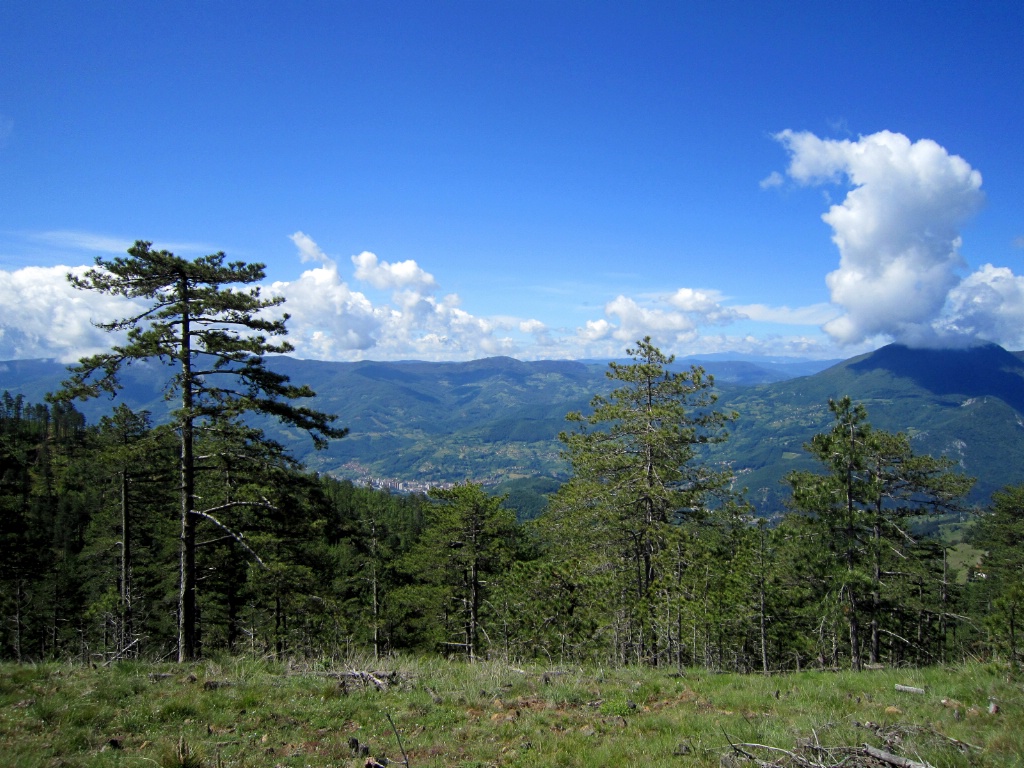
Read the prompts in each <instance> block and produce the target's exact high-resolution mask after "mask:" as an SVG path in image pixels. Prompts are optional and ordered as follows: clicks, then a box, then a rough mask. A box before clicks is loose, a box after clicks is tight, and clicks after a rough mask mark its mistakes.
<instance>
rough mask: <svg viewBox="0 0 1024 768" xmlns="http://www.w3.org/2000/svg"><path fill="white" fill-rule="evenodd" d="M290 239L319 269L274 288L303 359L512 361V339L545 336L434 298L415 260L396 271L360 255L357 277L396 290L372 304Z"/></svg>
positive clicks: (535, 324) (297, 238) (316, 251)
mask: <svg viewBox="0 0 1024 768" xmlns="http://www.w3.org/2000/svg"><path fill="white" fill-rule="evenodd" d="M291 239H292V241H293V242H294V243H295V245H296V247H297V248H298V250H299V257H300V259H301V260H303V261H317V262H319V263H320V266H319V267H316V268H314V269H310V270H308V271H306V272H303V273H302V275H301V276H300V277H299V279H298V280H294V281H290V282H276V283H274V284H273V285H272V286H271V287H270V290H271V292H272V293H273V294H274V295H281V296H284V297H285V299H286V300H287V303H286V305H285V306H286V309H287V311H288V312H289V314H290V315H291V319H290V320H289V322H288V327H289V340H290V341H291V342H292V344H294V345H295V348H296V354H297V355H298V356H300V357H314V358H320V359H326V360H351V359H360V358H363V357H372V358H377V359H396V358H417V359H425V360H452V359H465V358H475V357H485V356H489V355H506V354H507V355H511V354H516V353H517V352H519V351H521V348H522V345H521V343H520V342H519V341H518V340H517V339H516V338H514V335H513V333H512V332H517V333H522V334H534V335H537V334H541V335H542V333H543V324H541V323H539V321H535V320H533V321H531V320H526V321H521V320H519V319H514V318H494V319H489V318H482V317H477V316H474V315H472V314H471V313H469V312H466V311H465V310H464V309H462V308H461V306H460V304H461V301H460V299H459V297H458V295H456V294H448V295H445V296H442V297H437V296H434V295H433V292H434V290H435V289H436V288H437V283H436V281H435V280H434V277H433V275H431V274H430V273H428V272H426V271H425V270H423V269H422V268H420V267H419V265H418V264H416V262H415V261H412V260H409V261H403V262H397V263H393V264H392V263H388V262H386V261H380V260H379V259H378V258H377V256H376V255H375V254H372V253H369V252H363V253H360V254H358V255H356V256H353V257H352V264H353V266H354V267H355V272H354V277H355V278H356V279H358V280H361V281H364V282H367V283H369V284H370V285H371V286H373V287H374V288H377V289H391V291H392V292H391V295H390V301H388V302H387V303H379V304H375V303H373V301H371V299H370V298H369V297H367V296H366V295H365V294H363V293H362V292H360V291H357V290H354V289H352V288H351V287H350V286H349V284H348V283H347V282H346V280H345V279H344V278H343V277H342V276H341V274H340V273H339V270H338V265H337V263H336V262H335V261H334V260H333V259H332V258H331V257H330V256H328V255H327V254H326V253H324V252H323V251H322V250H321V249H320V247H319V246H318V245H317V244H316V242H315V241H314V240H313V239H312V238H311V237H310V236H308V235H306V234H304V233H302V232H296V233H295V234H294V235H292V236H291Z"/></svg>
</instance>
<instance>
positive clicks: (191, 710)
mask: <svg viewBox="0 0 1024 768" xmlns="http://www.w3.org/2000/svg"><path fill="white" fill-rule="evenodd" d="M351 669H359V670H363V671H366V670H371V671H375V672H381V673H394V675H393V676H392V677H391V678H389V679H390V680H391V681H392V684H391V685H390V686H389V687H388V689H387V690H386V691H379V690H377V689H376V687H375V686H374V685H373V684H372V682H369V683H368V682H365V681H359V680H355V679H351V678H344V679H343V677H342V673H345V672H346V671H347V670H351ZM897 684H902V685H910V686H916V687H922V688H924V689H925V691H926V693H925V694H924V695H917V694H913V693H902V692H899V691H897V690H896V689H895V686H896V685H897ZM990 697H991V698H994V699H995V700H996V702H997V703H998V704H999V708H1000V711H999V712H998V713H996V714H989V712H988V709H987V708H988V705H989V700H990ZM944 699H945V700H946V701H945V702H943V700H944ZM389 716H390V718H391V721H393V723H394V726H395V729H397V731H398V734H399V735H400V737H401V746H400V745H399V741H398V737H396V733H395V730H393V729H392V725H391V722H389V719H388V718H389ZM1020 722H1024V689H1022V685H1021V682H1020V681H1019V680H1017V679H1014V678H1013V677H1012V676H1010V675H1009V674H1008V673H1007V671H1006V670H1005V669H1002V668H1000V667H998V666H995V665H972V666H967V667H958V668H946V669H943V668H929V669H907V670H882V671H871V672H864V673H860V674H854V673H851V672H821V671H806V672H801V673H795V674H786V675H773V676H767V677H766V676H757V675H748V676H741V675H733V674H715V673H712V672H708V671H704V670H690V671H688V672H686V673H685V674H683V675H680V674H677V673H674V672H672V671H667V670H650V669H603V668H578V667H562V668H542V667H533V666H528V667H513V666H509V665H506V664H499V663H478V664H473V665H470V664H463V663H458V662H446V661H443V660H439V659H391V660H389V661H387V662H380V663H377V664H371V663H370V662H367V661H354V662H352V663H351V665H349V666H346V665H338V666H331V665H326V664H320V665H302V666H301V667H300V666H298V665H295V664H292V665H279V664H269V663H260V662H254V661H250V660H244V659H223V658H222V659H215V660H211V661H208V662H206V663H202V664H197V665H189V666H180V667H179V666H174V665H160V666H157V665H148V664H141V663H124V664H121V665H118V666H116V667H111V668H106V669H92V668H87V667H80V666H68V665H57V664H47V665H24V666H18V665H13V664H7V665H0V744H2V745H3V753H2V755H0V764H3V765H5V766H12V767H15V766H17V767H24V768H71V767H76V766H83V767H84V766H89V767H93V766H95V767H97V768H105V767H107V766H118V767H119V768H128V767H129V766H132V767H134V766H139V767H140V768H141V767H142V766H154V765H155V766H163V767H165V768H166V767H168V766H169V767H171V768H183V767H185V766H188V768H234V767H238V768H242V767H252V768H257V767H261V768H262V767H263V766H268V767H270V768H276V767H277V766H284V767H287V768H290V767H292V766H294V767H295V768H299V767H304V766H310V768H326V767H327V766H334V767H335V768H340V767H341V766H362V765H364V764H365V762H366V756H365V754H360V752H359V750H358V749H357V750H355V751H354V750H353V749H352V748H351V746H350V740H352V739H354V740H355V741H357V742H358V743H359V744H360V745H366V747H367V748H368V753H369V754H370V755H374V756H376V757H378V758H380V757H382V756H387V757H388V758H390V759H391V760H392V761H399V762H401V761H402V760H403V753H402V749H403V748H404V750H405V753H406V754H407V756H408V758H409V765H410V766H414V767H417V766H419V767H425V766H446V768H452V767H454V766H458V767H460V768H470V766H480V767H483V766H522V768H541V766H565V767H567V768H568V767H575V766H579V767H580V768H582V767H583V766H617V767H618V766H687V768H689V767H691V766H718V765H719V764H720V761H721V758H722V756H723V755H725V754H727V753H730V752H732V751H733V749H732V747H731V746H730V744H760V745H764V746H766V747H775V748H778V749H785V750H796V749H804V750H807V749H811V748H812V747H815V748H820V749H837V748H841V747H855V746H858V745H861V744H865V743H867V744H870V745H872V746H874V747H877V748H882V749H886V750H887V751H891V752H893V753H896V754H900V755H904V756H907V757H911V758H913V759H917V760H926V761H928V762H929V763H931V764H932V765H935V766H983V767H984V766H1010V765H1016V764H1018V762H1019V755H1021V754H1024V729H1021V728H1020V727H1019V725H1018V724H1019V723H1020ZM954 739H955V740H958V741H959V742H963V743H967V744H971V745H974V746H975V747H977V749H974V748H969V747H963V746H962V745H958V744H957V742H955V741H953V740H954ZM743 749H745V750H746V751H748V752H750V753H751V754H756V756H757V757H758V758H760V759H761V760H764V761H772V760H779V759H780V758H781V757H784V755H783V753H781V752H772V751H770V750H767V749H761V748H757V747H744V748H743ZM819 754H823V753H820V752H819ZM835 754H837V755H838V753H835ZM737 764H741V765H742V764H750V765H754V763H753V762H749V763H747V762H745V761H741V762H740V763H737Z"/></svg>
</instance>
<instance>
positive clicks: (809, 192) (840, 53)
mask: <svg viewBox="0 0 1024 768" xmlns="http://www.w3.org/2000/svg"><path fill="white" fill-rule="evenodd" d="M1022 32H1024V6H1022V5H1021V4H1019V3H1001V2H988V3H976V2H975V3H935V2H932V3H914V2H906V3H902V2H901V3H892V2H885V3H881V2H861V3H855V4H851V3H842V4H840V3H820V2H815V3H790V2H787V3H769V2H750V3H687V2H671V3H657V2H649V3H643V2H639V3H600V2H571V1H567V2H565V1H558V2H556V1H555V0H550V1H549V2H527V1H525V0H523V1H521V2H502V1H501V0H496V1H491V2H483V1H475V2H432V3H426V2H414V1H413V0H409V1H407V2H395V3H387V2H374V3H350V2H323V3H301V2H300V3H260V2H255V3H254V2H247V3H241V2H237V3H235V2H233V3H229V2H203V3H199V2H190V3H129V2H101V3H86V2H60V3H50V2H34V3H20V2H13V3H6V4H4V5H3V6H0V309H2V317H0V359H10V358H31V357H57V358H60V359H65V360H73V359H75V358H77V357H78V356H80V355H82V354H85V353H89V352H93V351H97V350H98V349H100V348H102V347H103V346H104V345H106V344H109V343H110V339H108V338H104V336H103V334H101V333H99V332H98V331H97V330H96V329H95V328H94V327H93V326H92V325H91V324H90V321H92V320H105V319H110V318H111V317H116V316H119V315H120V314H123V313H124V311H125V308H124V307H122V306H118V305H117V303H116V302H113V301H111V300H109V299H105V298H103V297H97V296H91V295H88V294H82V293H80V292H77V293H76V292H75V291H73V290H72V289H70V287H69V286H67V284H66V281H65V280H64V275H65V274H66V273H67V272H68V271H69V270H77V269H80V268H82V267H83V266H84V265H88V264H91V263H92V260H93V258H94V257H96V256H103V257H110V256H112V255H114V254H117V253H122V252H123V251H124V249H125V248H127V247H128V246H129V245H130V244H131V242H132V241H134V240H136V239H144V240H150V241H153V242H154V244H155V245H156V246H157V247H160V248H167V249H169V250H173V251H174V252H175V253H178V254H179V255H183V256H196V255H199V254H202V253H209V252H214V251H220V250H223V251H225V252H226V253H227V255H228V256H229V257H230V258H232V259H242V260H245V261H259V262H264V263H265V264H266V265H267V270H266V271H267V279H266V283H265V290H266V291H267V292H270V293H276V294H280V295H283V296H284V297H285V298H286V305H285V306H286V309H287V311H288V312H289V313H291V314H292V315H293V318H292V320H291V321H290V327H291V337H292V341H293V343H294V344H295V346H296V354H297V355H299V356H303V357H316V358H322V359H337V360H354V359H403V358H419V359H435V360H458V359H471V358H477V357H483V356H487V355H493V354H509V355H513V356H516V357H520V358H522V359H534V358H579V357H598V356H608V355H616V356H618V355H621V353H622V352H623V350H624V349H625V347H626V346H628V344H629V343H630V342H631V341H632V340H635V339H637V338H640V337H641V336H643V335H645V334H650V335H651V336H652V338H653V339H654V341H655V342H656V343H657V344H659V346H661V347H662V348H663V349H665V350H666V351H671V352H675V353H677V354H679V355H686V354H693V353H702V354H703V353H709V352H733V353H741V352H742V353H754V354H769V355H798V356H808V357H847V356H850V355H853V354H856V353H859V352H861V351H864V350H867V349H870V348H873V347H876V346H879V345H881V344H884V343H887V342H889V341H892V340H898V341H905V342H908V343H915V344H936V343H942V344H946V343H963V342H964V341H967V340H978V339H982V340H988V341H995V342H997V343H1000V344H1003V345H1004V346H1007V347H1009V348H1012V349H1020V348H1024V278H1021V277H1020V276H1019V275H1020V274H1022V270H1024V267H1022V265H1021V258H1022V256H1024V249H1022V245H1024V207H1022V205H1021V201H1022V199H1024V198H1022V194H1021V181H1022V178H1021V176H1022V168H1024V142H1022V141H1021V139H1020V130H1021V126H1022V125H1024V99H1022V95H1024V94H1022V90H1024V87H1022V81H1024V78H1022V77H1021V73H1022V72H1024V46H1022V45H1021V35H1022ZM823 217H824V218H823Z"/></svg>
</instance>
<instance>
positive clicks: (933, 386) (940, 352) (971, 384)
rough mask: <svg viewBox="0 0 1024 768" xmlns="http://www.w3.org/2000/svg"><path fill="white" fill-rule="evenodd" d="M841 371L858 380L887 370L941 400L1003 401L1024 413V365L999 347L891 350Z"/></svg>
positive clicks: (887, 348) (862, 358)
mask: <svg viewBox="0 0 1024 768" xmlns="http://www.w3.org/2000/svg"><path fill="white" fill-rule="evenodd" d="M839 367H846V368H847V369H848V370H849V371H851V372H853V373H855V374H863V373H868V372H871V371H879V370H884V371H887V372H889V373H890V374H892V375H894V376H898V377H901V378H906V379H910V380H912V381H913V382H914V383H915V384H917V385H918V386H920V387H922V388H924V389H926V390H928V391H929V392H932V393H935V394H939V395H963V396H966V397H985V396H991V397H998V398H1000V399H1002V400H1004V401H1005V402H1006V403H1007V404H1009V405H1010V406H1012V407H1013V408H1014V409H1016V410H1017V411H1019V412H1022V413H1024V361H1022V360H1021V358H1020V357H1018V356H1017V355H1015V354H1013V353H1012V352H1008V351H1006V350H1005V349H1003V348H1002V347H1000V346H999V345H998V344H979V345H976V346H971V347H960V348H951V349H937V348H915V347H908V346H905V345H903V344H889V345H887V346H884V347H882V348H880V349H876V350H875V351H874V352H870V353H868V354H866V355H861V356H860V357H856V358H854V359H852V360H849V361H847V362H846V363H841V364H840V366H839Z"/></svg>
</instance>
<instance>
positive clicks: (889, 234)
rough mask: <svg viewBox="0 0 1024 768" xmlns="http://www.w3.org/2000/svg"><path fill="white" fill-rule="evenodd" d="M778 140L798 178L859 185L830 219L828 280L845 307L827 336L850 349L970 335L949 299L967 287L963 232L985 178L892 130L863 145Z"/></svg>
mask: <svg viewBox="0 0 1024 768" xmlns="http://www.w3.org/2000/svg"><path fill="white" fill-rule="evenodd" d="M776 138H777V139H778V140H779V141H780V142H781V143H782V144H783V146H785V147H786V149H787V150H788V151H789V153H790V163H789V168H788V169H787V170H788V173H789V176H790V177H791V178H793V179H794V180H796V181H797V182H799V183H801V184H822V183H827V182H835V181H842V180H846V181H848V182H849V184H850V185H851V187H852V189H850V191H849V192H848V193H847V195H846V198H845V199H844V200H843V201H842V203H839V204H835V205H832V206H831V207H830V208H829V210H828V212H827V213H825V214H824V215H823V216H822V219H824V221H825V222H826V223H827V224H829V226H831V227H832V232H833V235H832V240H833V241H834V242H835V244H836V246H837V247H838V248H839V257H840V258H839V268H838V269H837V270H835V271H834V272H831V273H830V274H829V275H828V276H827V277H826V283H827V285H828V287H829V290H830V291H831V297H832V301H833V303H834V304H836V305H838V306H839V307H841V308H842V309H843V310H844V314H842V315H841V316H840V317H838V318H836V319H834V320H831V321H829V322H828V323H826V324H825V325H824V329H825V331H826V332H827V333H829V334H830V335H831V336H832V337H833V338H835V339H836V340H837V341H839V342H841V343H844V344H852V343H857V342H861V341H865V340H869V339H872V338H874V337H877V336H888V337H891V338H893V339H896V340H898V341H903V342H906V343H935V342H936V341H938V340H939V339H940V338H941V337H943V336H949V335H951V334H957V333H960V335H963V332H965V331H966V329H964V328H960V327H959V326H958V325H957V322H956V320H955V319H954V317H953V316H951V315H949V313H948V311H947V309H948V307H947V303H948V301H949V299H950V295H951V292H952V291H953V290H954V289H957V288H958V287H959V286H961V285H962V283H961V278H960V276H959V275H960V272H961V271H962V270H963V269H964V267H965V262H964V260H963V258H962V257H961V255H960V245H961V240H960V234H959V232H960V228H961V227H962V226H963V224H964V222H965V221H966V220H967V219H968V218H969V217H970V216H972V215H973V214H974V213H976V212H977V211H978V209H979V208H980V206H981V204H982V202H983V195H982V192H981V174H980V173H979V172H978V171H977V170H975V169H973V168H971V166H970V165H969V164H968V163H967V162H966V161H965V160H963V159H962V158H960V157H958V156H956V155H951V154H949V153H948V152H947V151H946V150H945V149H944V148H943V147H941V146H939V145H938V144H936V143H935V142H934V141H930V140H927V139H922V140H920V141H915V142H911V141H910V139H908V138H907V137H906V136H904V135H902V134H899V133H892V132H890V131H881V132H879V133H875V134H872V135H870V136H862V137H861V138H859V139H858V140H857V141H849V140H844V141H836V140H829V139H821V138H818V137H817V136H815V135H813V134H811V133H807V132H801V133H797V132H794V131H783V132H782V133H780V134H778V135H777V137H776ZM954 314H955V313H954ZM973 330H974V331H975V332H976V331H978V330H980V328H974V329H973Z"/></svg>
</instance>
